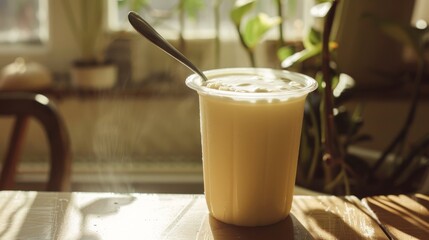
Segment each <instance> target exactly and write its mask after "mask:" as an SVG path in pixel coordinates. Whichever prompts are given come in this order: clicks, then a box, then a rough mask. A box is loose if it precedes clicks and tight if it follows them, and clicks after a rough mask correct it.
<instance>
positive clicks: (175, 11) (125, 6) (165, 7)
mask: <svg viewBox="0 0 429 240" xmlns="http://www.w3.org/2000/svg"><path fill="white" fill-rule="evenodd" d="M133 2H134V3H135V2H138V1H130V0H111V1H110V6H109V9H110V12H109V16H111V17H109V27H110V28H111V29H113V30H120V29H121V30H122V29H126V28H127V27H128V26H129V25H128V20H127V14H128V12H129V11H130V10H135V11H137V12H138V13H139V14H141V15H142V16H143V17H144V18H145V19H146V20H147V21H148V22H149V23H150V24H151V25H153V26H154V27H155V28H156V29H157V30H159V31H162V32H178V31H179V29H180V28H181V27H183V32H184V34H185V35H188V36H194V35H196V34H214V29H215V15H216V10H215V8H214V5H215V3H220V4H219V7H220V8H219V18H220V25H221V27H220V28H221V33H229V32H231V31H235V29H234V26H233V24H232V21H231V19H230V10H231V8H232V6H233V4H234V2H235V1H231V0H202V1H201V2H199V1H198V0H195V1H189V2H193V3H194V6H192V7H191V8H193V9H194V11H193V12H192V13H190V14H189V13H188V14H187V15H185V17H184V22H182V23H183V26H180V25H181V22H180V19H181V17H180V11H179V7H178V6H179V4H180V2H181V1H180V0H171V1H158V0H146V1H140V2H142V3H143V4H140V5H135V6H137V7H138V9H133V7H132V6H131V7H130V4H129V3H133ZM282 2H283V13H284V17H285V19H286V21H285V30H286V38H289V39H291V38H293V39H297V38H300V37H301V36H302V34H303V29H304V22H305V20H306V19H307V18H308V14H309V7H310V6H311V5H312V4H313V3H314V0H304V1H301V0H300V1H297V0H283V1H282ZM195 3H196V4H195ZM198 3H201V4H198ZM254 11H255V12H264V13H267V14H268V15H270V16H276V15H277V10H276V6H275V1H271V2H266V1H257V2H256V6H255V9H254ZM224 35H225V34H224ZM227 35H228V34H227ZM234 36H235V35H234Z"/></svg>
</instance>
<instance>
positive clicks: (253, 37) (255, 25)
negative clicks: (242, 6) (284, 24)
mask: <svg viewBox="0 0 429 240" xmlns="http://www.w3.org/2000/svg"><path fill="white" fill-rule="evenodd" d="M280 22H281V19H280V18H279V17H270V16H268V15H267V14H265V13H260V14H258V15H256V16H255V17H253V18H251V19H249V21H248V22H247V23H246V26H245V27H244V30H243V39H244V42H245V44H246V45H247V47H249V48H250V49H253V48H255V47H256V45H257V44H258V43H259V41H260V40H261V39H262V37H263V36H264V35H265V33H266V32H268V30H270V29H271V28H272V27H274V26H276V25H278V24H280Z"/></svg>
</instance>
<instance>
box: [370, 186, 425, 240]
mask: <svg viewBox="0 0 429 240" xmlns="http://www.w3.org/2000/svg"><path fill="white" fill-rule="evenodd" d="M365 200H366V201H367V203H368V206H369V208H370V209H371V210H372V211H373V212H374V213H375V214H376V215H377V216H378V218H379V220H380V221H381V222H382V224H383V225H384V226H385V227H387V228H388V229H389V231H390V233H391V234H392V235H393V236H394V237H395V238H398V239H405V238H407V239H409V238H415V239H429V197H428V196H425V195H421V194H415V195H413V196H407V195H399V196H396V195H392V196H375V197H370V198H366V199H365Z"/></svg>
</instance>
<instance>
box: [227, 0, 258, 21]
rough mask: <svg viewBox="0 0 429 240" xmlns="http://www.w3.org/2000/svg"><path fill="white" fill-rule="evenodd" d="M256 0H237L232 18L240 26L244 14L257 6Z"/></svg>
mask: <svg viewBox="0 0 429 240" xmlns="http://www.w3.org/2000/svg"><path fill="white" fill-rule="evenodd" d="M255 3H256V1H255V0H237V1H235V4H234V6H233V7H232V9H231V13H230V14H231V15H230V16H231V19H232V22H233V23H234V24H235V25H236V26H240V24H241V20H242V19H243V16H244V15H246V14H247V13H248V12H249V11H250V10H252V9H253V7H254V6H255Z"/></svg>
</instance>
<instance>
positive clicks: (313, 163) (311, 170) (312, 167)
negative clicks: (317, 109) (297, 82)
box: [307, 104, 320, 184]
mask: <svg viewBox="0 0 429 240" xmlns="http://www.w3.org/2000/svg"><path fill="white" fill-rule="evenodd" d="M308 108H309V115H310V120H311V122H312V123H313V126H314V128H315V129H314V139H315V141H314V148H313V154H312V158H311V165H310V168H309V170H308V175H307V184H309V183H310V182H312V181H313V178H314V173H315V172H316V169H317V163H318V162H319V160H320V159H319V158H320V141H319V139H320V128H319V125H318V124H317V119H316V114H314V109H313V107H312V106H311V104H308Z"/></svg>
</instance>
